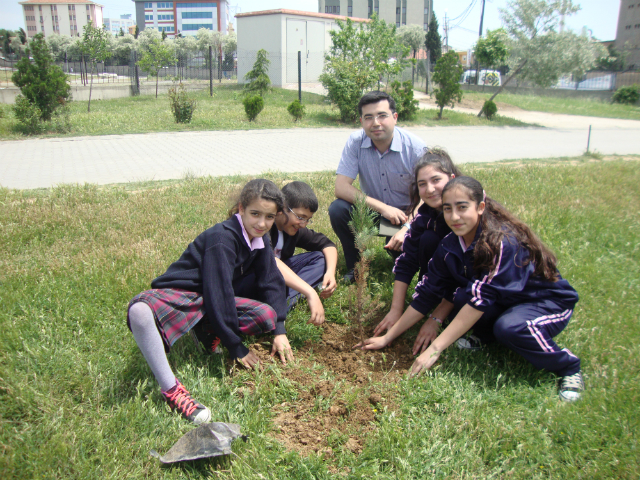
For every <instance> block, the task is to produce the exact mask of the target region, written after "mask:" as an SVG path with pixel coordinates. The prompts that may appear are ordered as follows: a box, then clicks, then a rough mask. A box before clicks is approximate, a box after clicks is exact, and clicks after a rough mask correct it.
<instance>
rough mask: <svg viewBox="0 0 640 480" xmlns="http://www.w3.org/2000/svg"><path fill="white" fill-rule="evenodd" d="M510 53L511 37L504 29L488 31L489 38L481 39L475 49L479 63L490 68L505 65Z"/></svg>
mask: <svg viewBox="0 0 640 480" xmlns="http://www.w3.org/2000/svg"><path fill="white" fill-rule="evenodd" d="M509 53H510V50H509V36H508V35H507V32H506V31H505V30H504V29H503V28H497V29H495V30H489V31H487V36H486V37H481V38H479V39H478V41H477V43H476V45H475V48H474V55H475V57H476V59H477V60H478V63H479V64H480V65H482V66H485V67H489V68H493V67H499V66H502V65H504V64H505V63H506V62H507V60H508V58H509Z"/></svg>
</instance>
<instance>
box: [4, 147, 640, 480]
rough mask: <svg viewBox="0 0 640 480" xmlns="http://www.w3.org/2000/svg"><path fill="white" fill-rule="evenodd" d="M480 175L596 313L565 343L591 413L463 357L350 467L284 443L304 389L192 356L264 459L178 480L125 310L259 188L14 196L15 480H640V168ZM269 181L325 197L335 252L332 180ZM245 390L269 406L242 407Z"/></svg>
mask: <svg viewBox="0 0 640 480" xmlns="http://www.w3.org/2000/svg"><path fill="white" fill-rule="evenodd" d="M464 170H465V172H466V173H468V174H471V175H474V176H476V177H477V178H478V179H480V180H481V181H482V182H483V184H484V186H485V189H486V191H487V193H488V194H489V195H491V196H492V197H494V198H497V199H499V200H501V201H502V202H503V203H505V204H506V205H507V207H508V208H510V209H511V210H512V211H514V212H515V213H517V214H518V215H519V216H520V217H521V218H522V219H523V220H525V221H526V222H528V223H529V224H530V225H531V226H532V227H533V229H534V230H535V231H536V232H537V233H538V234H539V235H540V236H541V237H542V239H543V240H544V241H545V242H547V244H548V245H549V246H550V247H551V248H552V249H553V250H554V251H555V252H556V254H557V256H558V258H559V262H560V269H561V271H562V274H563V276H565V277H566V278H567V279H568V280H569V281H570V282H571V284H572V285H574V287H575V288H576V289H577V290H578V292H579V293H580V297H581V300H580V303H579V304H578V306H577V308H576V311H575V315H574V317H573V319H572V321H571V323H570V325H569V327H568V328H567V330H566V331H565V332H563V333H562V334H561V335H560V336H559V337H558V341H559V343H561V344H562V345H563V346H566V347H568V348H570V349H571V350H572V351H573V352H574V353H576V354H577V355H579V356H580V357H581V358H582V365H583V371H584V373H585V375H586V379H587V386H588V390H587V392H586V394H585V396H584V399H583V401H582V402H580V403H578V404H575V405H567V404H563V403H560V402H559V401H558V400H557V398H556V390H555V380H554V378H553V376H552V375H549V374H545V373H542V372H537V371H535V370H534V369H533V368H532V367H530V366H529V365H528V364H527V363H525V362H524V361H523V360H522V359H520V358H519V357H517V356H515V355H513V354H510V353H508V352H506V351H505V350H503V349H501V348H499V347H491V348H488V349H487V350H485V351H482V352H478V353H473V354H470V353H466V352H460V351H457V350H454V349H450V350H448V351H447V352H445V354H443V357H442V360H441V361H440V362H439V364H438V365H437V367H436V368H435V369H434V370H433V371H432V372H431V373H429V374H428V375H426V376H423V377H421V378H418V379H413V380H405V381H403V382H401V383H400V384H398V385H397V386H395V388H396V389H397V391H398V392H399V395H400V402H399V410H398V411H396V412H394V413H392V412H389V411H387V412H384V413H381V414H380V416H379V430H378V432H377V433H376V434H374V435H373V436H372V437H371V438H370V439H369V441H368V443H367V445H366V447H365V450H364V452H363V453H362V455H360V456H359V457H354V456H353V454H351V452H350V451H348V449H346V448H345V449H343V448H342V446H343V444H344V442H345V440H346V438H345V435H344V433H345V432H336V433H335V435H334V436H332V438H331V439H330V441H331V443H332V446H333V447H334V451H335V452H336V457H335V458H334V459H333V460H332V461H330V462H329V461H324V460H322V459H321V458H319V457H315V456H312V457H309V458H300V457H299V456H298V455H297V454H295V453H291V452H287V451H285V450H284V449H283V448H282V447H281V445H279V444H278V443H277V442H275V441H274V440H273V439H272V438H271V437H269V436H268V435H267V433H268V432H269V430H270V428H271V424H270V414H269V410H270V406H272V405H274V404H276V403H280V402H282V401H286V400H289V399H291V398H295V396H296V389H297V386H296V385H295V384H290V383H282V384H277V385H273V384H272V383H271V382H268V381H267V380H265V379H264V378H263V376H262V375H260V374H255V375H252V374H249V373H245V374H243V375H240V376H239V377H234V378H230V377H228V376H227V375H226V373H225V368H224V366H223V365H222V363H221V359H220V358H219V357H218V356H202V355H200V354H198V353H197V351H196V350H195V348H194V347H193V345H192V343H191V342H190V341H188V339H187V340H184V341H181V342H179V343H178V344H177V346H176V348H175V349H174V350H173V352H172V354H171V355H170V362H171V364H172V365H173V367H174V369H175V370H176V372H177V374H178V375H179V376H180V378H181V379H182V380H183V381H184V383H185V384H186V385H188V386H189V388H190V389H191V390H192V391H194V392H198V395H197V398H199V399H201V400H202V401H204V402H205V403H207V405H208V406H209V407H211V408H212V410H213V411H214V412H215V419H216V420H220V421H233V422H237V423H240V424H241V425H242V427H243V429H244V430H245V431H246V432H251V440H250V442H249V443H247V444H243V443H238V444H236V445H235V446H234V451H235V452H236V453H237V454H238V455H239V458H236V457H232V458H226V459H221V460H213V461H200V462H195V463H192V464H186V465H179V466H175V467H172V468H161V467H160V466H159V464H158V463H157V461H156V460H155V459H152V458H150V457H149V455H148V452H149V450H150V449H151V448H155V449H157V450H159V451H161V452H164V451H166V450H167V448H168V447H169V446H170V445H171V444H173V442H175V441H176V440H177V438H178V437H179V436H180V435H181V434H183V433H185V432H187V431H189V430H190V429H191V428H192V427H190V426H189V425H188V424H187V423H186V422H184V421H182V420H181V419H180V418H177V417H175V416H172V415H169V414H168V413H167V412H166V411H165V406H164V404H163V402H162V400H161V397H160V395H159V393H158V390H157V388H156V386H155V382H154V380H153V378H152V376H151V375H150V372H149V370H148V368H147V367H146V365H145V362H144V359H143V358H142V356H141V354H140V353H139V351H138V349H137V347H136V345H135V343H134V341H133V338H132V337H131V335H130V334H128V332H127V329H126V327H125V323H124V321H125V310H126V305H127V303H128V301H129V299H130V298H131V297H132V296H133V295H134V294H136V293H138V292H139V291H141V290H143V289H145V288H147V286H148V284H149V282H150V280H151V279H152V278H154V277H155V276H156V275H158V274H159V273H161V272H162V271H164V269H165V268H166V266H167V265H168V264H169V263H170V262H171V261H173V260H175V259H176V258H177V257H178V256H179V255H180V253H181V252H182V250H183V249H184V247H185V245H186V244H187V243H188V242H189V241H191V240H192V239H193V238H194V237H195V236H196V235H197V234H198V233H200V232H201V231H202V230H204V229H205V228H207V227H208V226H210V225H212V224H213V223H215V222H216V221H219V220H221V219H223V218H224V212H225V210H226V207H227V198H229V197H230V196H231V194H232V192H234V191H236V189H237V188H238V187H239V186H241V185H242V184H243V183H244V182H245V180H246V178H243V177H226V178H204V179H185V180H183V181H178V182H164V183H162V184H153V183H149V184H146V185H141V186H139V187H138V188H136V189H135V190H133V191H132V190H130V189H129V188H127V189H125V188H122V187H106V188H97V187H94V186H84V187H69V186H61V187H58V188H55V189H53V190H51V191H42V190H41V191H35V192H29V191H9V190H6V189H0V202H1V203H2V206H3V207H2V209H0V225H2V228H1V229H0V246H1V251H0V285H2V288H1V289H0V304H1V305H2V306H3V308H2V309H1V310H0V328H1V329H2V331H3V332H5V338H4V341H3V348H2V350H0V398H1V399H2V401H1V402H0V422H1V426H0V445H1V446H2V453H1V454H0V472H3V473H2V477H3V478H7V479H9V478H34V477H44V478H78V479H80V478H82V479H85V478H105V477H108V478H141V477H143V476H149V477H152V478H187V477H188V478H210V477H211V478H229V479H231V478H235V479H241V478H270V479H288V478H327V479H328V478H333V474H332V473H331V472H330V471H329V469H328V467H329V466H331V467H332V471H334V472H335V471H336V470H337V471H339V472H341V473H343V474H344V475H345V476H346V477H348V478H354V479H355V478H362V477H364V478H503V477H509V478H524V479H530V478H589V479H591V478H637V477H638V475H639V474H640V462H639V460H638V459H639V458H640V455H639V452H638V431H640V416H639V414H638V408H637V405H638V402H639V401H640V388H639V386H638V378H639V377H640V360H639V358H640V355H639V354H640V351H639V347H638V342H637V339H638V336H639V334H640V326H639V325H640V324H639V322H638V309H637V307H638V304H640V291H639V283H638V279H639V278H640V251H639V249H638V248H639V247H638V238H639V236H640V215H639V214H638V210H637V208H635V207H634V206H635V205H638V203H639V202H640V195H639V191H638V188H637V185H638V183H639V182H640V162H638V159H637V158H636V159H633V160H631V161H608V162H601V161H595V162H585V161H583V160H581V159H578V161H577V164H576V165H569V162H566V161H557V162H549V163H547V164H530V165H508V166H505V165H497V164H491V165H473V166H471V165H469V166H464ZM270 178H272V179H273V180H275V181H276V182H284V181H288V180H293V179H299V180H304V181H307V182H309V183H310V184H311V185H313V186H314V188H315V189H316V191H317V192H318V197H319V199H320V203H321V205H322V207H321V209H320V211H319V212H318V214H317V216H316V219H315V222H314V228H316V229H317V230H320V231H325V232H331V229H330V226H329V222H328V218H327V214H326V207H327V206H328V204H329V202H330V201H331V199H332V191H333V183H332V182H333V173H332V172H324V173H323V172H321V173H313V174H287V175H284V174H283V175H279V174H273V175H270ZM541 179H544V182H542V181H541ZM129 187H134V186H129ZM342 266H343V265H342ZM390 267H391V263H390V260H389V259H388V258H387V256H386V255H384V254H380V255H378V256H377V260H376V261H375V262H374V265H373V269H372V277H371V280H372V282H373V283H372V288H373V290H374V292H375V293H376V294H377V295H379V296H380V297H381V298H382V299H383V300H385V301H387V302H389V301H390V299H391V282H392V275H391V274H390V272H389V270H390ZM345 296H346V290H345V288H344V287H340V288H339V291H338V292H337V293H336V295H334V297H332V299H331V300H329V301H328V302H327V303H326V307H327V317H328V319H329V321H342V320H343V318H342V314H341V307H340V306H341V305H343V306H344V305H346V303H347V302H346V298H345ZM342 308H345V307H342ZM304 319H305V312H304V309H301V310H299V311H297V312H296V313H295V314H294V316H293V318H292V319H291V320H290V321H289V322H288V329H289V332H290V337H291V340H292V344H293V345H294V346H295V345H297V346H299V345H301V343H302V342H303V341H304V340H305V339H306V338H309V337H312V338H317V336H318V334H319V332H318V330H317V329H316V328H315V327H310V326H307V325H306V324H304V322H303V321H304ZM414 334H415V332H414ZM246 381H252V382H254V383H255V384H256V393H255V394H254V395H244V396H239V395H237V392H238V390H239V389H242V387H243V385H244V382H246ZM216 470H217V471H216Z"/></svg>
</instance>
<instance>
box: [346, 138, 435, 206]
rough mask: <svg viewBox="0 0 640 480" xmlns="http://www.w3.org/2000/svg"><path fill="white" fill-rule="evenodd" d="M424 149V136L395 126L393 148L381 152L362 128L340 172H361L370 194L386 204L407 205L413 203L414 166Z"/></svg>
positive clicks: (351, 140) (351, 174)
mask: <svg viewBox="0 0 640 480" xmlns="http://www.w3.org/2000/svg"><path fill="white" fill-rule="evenodd" d="M424 150H425V144H424V142H423V141H422V140H421V139H419V138H418V137H416V136H415V135H413V134H412V133H409V132H407V131H406V130H403V129H401V128H398V127H395V128H394V129H393V140H392V141H391V146H390V147H389V150H387V151H386V152H384V153H381V152H379V151H378V150H377V149H376V147H375V146H374V144H373V142H372V141H371V139H370V138H369V137H368V136H367V134H366V133H365V132H364V129H361V130H359V131H357V132H354V133H352V134H351V135H350V136H349V140H348V141H347V144H346V145H345V147H344V150H342V157H341V158H340V163H339V164H338V170H337V171H336V173H337V174H338V175H344V176H346V177H349V178H352V179H354V180H355V179H356V177H357V176H358V175H359V176H360V188H361V189H362V191H363V192H364V193H365V194H366V195H368V196H369V197H372V198H375V199H376V200H380V201H381V202H383V203H385V204H386V205H390V206H392V207H396V208H400V209H405V208H407V207H408V206H409V204H410V203H411V201H410V198H409V188H410V186H411V181H412V177H413V167H414V166H415V164H416V163H417V161H418V160H419V159H420V158H421V157H422V155H423V154H424Z"/></svg>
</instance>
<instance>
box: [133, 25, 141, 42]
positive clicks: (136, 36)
mask: <svg viewBox="0 0 640 480" xmlns="http://www.w3.org/2000/svg"><path fill="white" fill-rule="evenodd" d="M138 35H140V29H139V28H138V25H136V29H135V30H134V31H133V38H135V39H136V40H137V39H138Z"/></svg>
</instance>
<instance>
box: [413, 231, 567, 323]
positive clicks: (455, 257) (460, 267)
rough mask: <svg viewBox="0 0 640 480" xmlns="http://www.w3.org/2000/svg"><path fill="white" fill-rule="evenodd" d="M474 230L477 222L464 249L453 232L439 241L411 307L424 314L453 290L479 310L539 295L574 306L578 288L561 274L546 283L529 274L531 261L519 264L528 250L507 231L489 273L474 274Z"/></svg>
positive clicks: (531, 299)
mask: <svg viewBox="0 0 640 480" xmlns="http://www.w3.org/2000/svg"><path fill="white" fill-rule="evenodd" d="M480 231H481V227H478V230H477V232H476V236H475V238H474V240H473V243H472V244H471V245H470V246H469V247H468V248H467V249H466V250H465V251H463V249H462V244H461V243H460V238H459V237H458V236H457V235H455V234H453V233H450V234H449V235H447V236H446V237H445V238H444V239H443V240H442V242H441V243H440V245H439V246H438V250H437V251H436V253H435V254H434V255H433V257H432V259H431V261H430V262H429V269H428V272H427V274H426V275H424V276H423V277H422V279H421V280H420V281H419V282H418V285H417V286H416V290H415V293H414V294H413V301H412V302H411V306H412V307H413V308H414V309H416V310H417V311H419V312H420V313H422V314H423V315H427V314H428V313H429V312H430V311H431V310H432V309H433V308H435V307H436V306H437V305H438V304H439V303H440V301H441V299H443V298H445V299H446V300H448V301H450V302H452V303H453V297H454V295H456V296H458V295H460V294H463V295H465V297H464V298H466V299H467V300H466V303H467V305H469V306H471V307H473V308H475V309H476V310H480V311H481V312H484V311H486V310H487V309H489V308H490V307H491V306H493V305H494V304H495V305H497V306H499V307H503V308H505V309H506V308H509V307H511V306H513V305H517V304H522V303H530V302H536V301H540V300H551V301H552V302H554V303H555V304H557V305H558V306H559V307H561V308H567V309H572V308H573V307H574V305H575V304H576V302H577V301H578V293H577V292H576V291H575V290H574V289H573V287H572V286H571V285H569V282H567V281H566V280H565V279H563V278H562V277H560V280H558V281H557V282H550V281H547V280H544V279H542V278H540V277H539V276H534V274H533V272H534V270H535V266H534V265H533V263H532V262H530V263H528V264H527V265H524V263H525V262H526V261H527V260H528V258H529V251H528V250H527V249H526V248H524V247H522V245H520V244H519V243H518V241H517V240H516V239H515V238H514V237H513V236H511V235H509V234H508V233H506V234H505V236H504V238H503V239H502V243H501V245H500V252H499V254H498V255H497V256H496V263H495V267H494V268H493V269H492V270H491V271H490V272H489V271H485V272H482V274H481V275H475V274H474V270H473V250H474V248H475V246H476V242H477V240H478V237H479V235H480ZM523 265H524V266H523ZM458 289H459V290H458ZM456 290H458V292H456Z"/></svg>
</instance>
